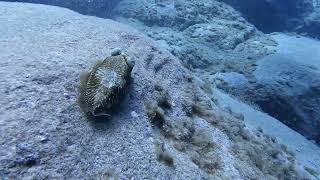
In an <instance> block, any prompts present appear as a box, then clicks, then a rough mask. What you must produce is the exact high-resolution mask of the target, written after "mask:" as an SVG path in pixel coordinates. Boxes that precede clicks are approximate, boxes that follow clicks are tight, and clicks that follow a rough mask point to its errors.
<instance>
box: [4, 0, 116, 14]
mask: <svg viewBox="0 0 320 180" xmlns="http://www.w3.org/2000/svg"><path fill="white" fill-rule="evenodd" d="M6 1H9V2H17V1H18V2H27V3H39V4H47V5H54V6H60V7H65V8H69V9H72V10H74V11H77V12H79V13H81V14H86V15H93V16H98V17H103V18H106V17H110V16H111V13H112V10H113V8H114V7H115V6H116V5H117V4H118V3H119V1H120V0H68V1H65V0H6Z"/></svg>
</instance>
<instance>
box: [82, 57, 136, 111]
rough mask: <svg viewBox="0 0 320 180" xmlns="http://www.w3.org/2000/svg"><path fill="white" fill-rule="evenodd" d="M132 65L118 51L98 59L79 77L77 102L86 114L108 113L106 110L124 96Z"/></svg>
mask: <svg viewBox="0 0 320 180" xmlns="http://www.w3.org/2000/svg"><path fill="white" fill-rule="evenodd" d="M132 68H133V66H132V65H131V64H130V63H129V62H128V58H127V57H126V56H125V55H122V54H120V53H113V54H112V56H110V57H108V58H106V59H105V60H103V61H98V62H96V64H95V65H94V66H93V67H92V69H91V71H89V72H85V73H83V74H82V75H81V78H80V87H79V93H80V95H79V97H78V102H79V106H80V108H81V109H82V111H83V112H84V113H85V114H86V115H87V116H89V117H90V116H94V117H96V116H101V115H109V114H108V113H109V112H108V111H109V110H110V109H111V108H112V107H113V106H114V105H116V104H118V103H119V102H120V100H121V99H122V98H123V96H125V93H126V90H127V89H128V85H129V81H130V73H131V70H132Z"/></svg>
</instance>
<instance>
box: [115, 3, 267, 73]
mask: <svg viewBox="0 0 320 180" xmlns="http://www.w3.org/2000/svg"><path fill="white" fill-rule="evenodd" d="M113 15H114V19H116V20H118V21H120V22H123V23H126V24H130V25H131V26H134V27H136V28H138V29H139V30H141V31H144V32H145V33H146V34H148V35H149V36H150V37H152V38H153V39H155V40H157V41H158V42H159V43H161V44H162V45H163V46H164V47H165V48H167V49H168V50H169V51H170V52H171V53H172V54H173V55H175V56H176V57H178V58H179V59H180V60H181V61H182V62H183V64H184V65H185V66H186V67H188V68H200V69H205V68H208V67H209V66H215V67H216V70H215V71H216V72H219V71H231V70H232V69H237V67H230V65H231V66H232V64H236V63H234V62H240V63H243V62H245V63H243V64H250V62H249V63H248V61H252V60H255V59H258V58H259V57H262V56H264V55H265V54H268V53H269V51H268V50H267V49H266V48H265V46H266V45H267V44H270V43H271V44H272V40H271V39H269V38H268V36H265V35H263V34H262V33H261V32H259V31H258V30H257V29H256V28H255V27H254V26H253V25H252V24H250V23H248V22H247V21H246V20H245V19H244V18H243V17H242V16H241V15H240V13H239V12H237V11H236V10H234V9H233V8H232V7H231V6H228V5H227V4H225V3H223V2H219V1H211V0H205V1H191V0H179V1H173V0H165V1H149V0H139V1H134V0H123V1H121V2H120V3H119V4H118V5H117V6H116V8H115V9H114V13H113ZM199 47H200V48H199Z"/></svg>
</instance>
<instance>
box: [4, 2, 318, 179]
mask: <svg viewBox="0 0 320 180" xmlns="http://www.w3.org/2000/svg"><path fill="white" fill-rule="evenodd" d="M0 22H1V27H0V33H1V37H0V45H1V47H3V48H1V50H0V58H1V59H2V61H1V62H0V63H1V66H0V77H1V81H0V92H1V94H3V98H1V100H0V105H1V106H0V124H1V126H0V132H1V133H0V136H1V138H0V144H1V148H0V154H1V156H0V176H1V177H5V178H9V179H21V178H26V179H32V178H40V179H45V178H48V179H53V178H66V179H78V178H85V177H88V178H89V177H90V178H97V179H103V178H106V177H109V176H118V177H119V178H121V179H130V178H135V179H145V178H147V179H148V178H156V179H190V178H195V179H200V178H205V179H209V178H211V179H213V178H214V179H219V178H220V179H226V178H231V179H247V178H256V179H262V178H268V179H277V178H289V179H296V178H297V179H302V178H303V177H306V178H312V177H313V176H312V175H310V172H309V173H308V172H307V171H306V170H304V169H302V168H303V167H301V166H299V165H298V164H297V163H296V162H295V158H294V156H292V155H291V154H290V153H288V152H287V151H286V150H285V148H283V147H282V146H281V145H279V144H278V143H277V142H276V140H275V139H274V138H271V137H270V136H266V135H263V134H262V133H261V132H257V133H252V132H251V131H252V130H248V129H247V128H245V125H244V123H243V121H242V120H241V119H243V118H241V116H239V115H237V116H236V115H232V113H230V112H229V111H223V110H221V109H219V108H218V107H217V106H216V104H215V101H214V99H213V98H212V97H208V96H206V94H205V93H204V92H203V90H201V89H200V88H198V87H197V86H196V85H195V84H194V78H192V77H191V76H190V75H189V74H188V72H187V70H185V69H184V68H183V67H182V66H181V64H180V63H179V61H178V60H177V59H176V58H175V57H173V56H172V55H171V54H170V53H168V52H167V51H165V50H161V49H159V48H158V47H157V46H156V44H155V43H154V42H153V41H152V40H150V39H148V38H147V37H144V36H143V35H141V34H140V33H139V32H137V31H135V30H134V29H132V28H130V27H128V26H125V25H122V24H119V23H116V22H114V21H111V20H105V19H98V18H95V17H86V16H82V15H79V14H77V13H75V12H71V11H70V10H66V9H61V8H56V7H49V6H43V5H31V4H19V3H4V2H0ZM114 48H121V49H124V50H125V52H126V54H127V55H128V56H130V57H131V58H133V59H134V60H135V66H134V68H133V70H132V78H133V83H132V87H131V89H130V90H129V93H128V95H127V98H126V100H125V101H124V103H123V104H122V105H121V107H120V108H119V109H118V110H117V111H115V112H114V114H113V115H112V117H111V118H108V119H104V120H102V121H99V122H88V121H86V119H85V118H84V117H83V116H82V114H81V111H80V108H79V106H78V105H77V103H76V96H77V86H78V84H79V76H80V73H81V71H82V70H85V69H87V68H89V67H90V66H91V65H92V64H94V63H95V62H96V61H97V60H101V59H104V58H105V57H107V56H109V55H110V53H111V52H112V49H114ZM235 116H236V117H235ZM274 164H276V165H277V166H274ZM275 167H276V168H275Z"/></svg>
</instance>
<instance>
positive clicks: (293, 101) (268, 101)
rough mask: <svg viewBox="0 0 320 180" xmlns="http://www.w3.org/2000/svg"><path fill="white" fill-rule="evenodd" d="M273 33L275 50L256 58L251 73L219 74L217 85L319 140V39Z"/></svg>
mask: <svg viewBox="0 0 320 180" xmlns="http://www.w3.org/2000/svg"><path fill="white" fill-rule="evenodd" d="M273 37H274V38H275V39H276V40H277V42H278V43H279V45H278V47H277V48H276V51H277V52H276V53H275V54H273V55H270V56H267V57H265V58H263V59H262V60H260V61H258V63H257V68H256V70H255V71H254V72H253V74H252V75H253V76H251V75H247V78H245V77H244V76H242V78H240V77H241V75H238V76H240V77H238V76H231V74H225V75H222V76H221V75H220V76H217V78H218V79H223V82H224V83H219V86H220V87H221V88H223V89H226V90H227V91H229V92H232V93H233V94H234V95H237V96H239V97H242V98H243V99H246V100H247V101H249V102H253V103H255V104H257V105H258V106H259V107H260V108H261V109H262V110H263V111H264V112H267V113H269V114H270V115H272V116H273V117H276V118H277V119H279V120H280V121H282V122H284V123H285V124H286V125H288V126H289V127H291V128H293V129H295V130H296V131H298V132H300V133H301V134H302V135H304V136H305V137H307V138H309V139H311V140H314V141H317V142H318V143H319V142H320V139H319V138H320V134H319V128H320V119H319V117H320V109H319V106H318V104H319V103H320V99H319V88H320V81H319V79H320V64H319V60H318V57H319V56H320V54H319V51H318V49H320V43H319V42H318V41H316V40H313V39H309V38H305V37H299V36H298V37H295V36H289V35H284V34H275V35H273ZM237 77H238V78H237ZM226 86H228V87H231V88H225V87H226Z"/></svg>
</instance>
